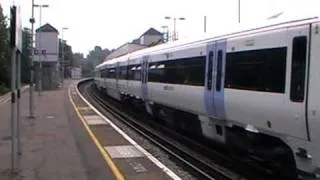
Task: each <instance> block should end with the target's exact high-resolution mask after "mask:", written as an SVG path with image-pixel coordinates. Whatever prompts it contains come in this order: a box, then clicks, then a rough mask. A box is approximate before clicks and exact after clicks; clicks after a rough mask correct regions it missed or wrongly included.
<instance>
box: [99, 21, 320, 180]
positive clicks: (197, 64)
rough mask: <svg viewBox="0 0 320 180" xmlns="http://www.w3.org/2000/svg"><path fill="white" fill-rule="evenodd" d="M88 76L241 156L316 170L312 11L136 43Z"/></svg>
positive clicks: (318, 74)
mask: <svg viewBox="0 0 320 180" xmlns="http://www.w3.org/2000/svg"><path fill="white" fill-rule="evenodd" d="M94 80H95V84H96V86H97V87H98V88H99V89H100V90H102V91H104V92H105V93H107V94H108V95H109V96H111V97H113V98H115V99H117V100H119V101H130V102H134V103H138V104H141V105H143V107H145V108H146V111H147V112H148V113H149V114H151V115H153V116H156V117H162V119H164V120H165V121H167V122H168V123H167V124H168V125H171V126H174V127H176V128H180V129H185V130H189V131H190V132H193V133H196V134H200V135H202V136H203V137H206V138H209V139H211V140H213V141H216V142H219V143H222V144H225V145H226V146H228V147H230V148H232V149H233V151H234V152H237V153H240V154H241V156H247V157H251V158H253V159H256V160H257V161H261V162H269V163H270V164H273V165H274V166H276V168H281V167H285V168H284V169H287V170H288V172H289V174H291V175H294V176H296V175H303V176H311V177H314V178H318V177H319V175H320V20H319V19H318V18H308V19H303V20H295V21H290V22H285V23H279V24H273V25H268V26H264V27H259V28H254V29H249V30H245V31H239V32H234V33H229V34H225V35H220V36H215V37H210V38H204V39H199V40H196V41H190V42H179V41H176V42H173V43H167V44H162V45H158V46H155V47H151V48H147V49H143V50H140V51H136V52H133V53H130V54H127V55H124V56H121V57H118V58H115V59H112V60H109V61H106V62H104V63H102V64H100V65H98V66H97V67H96V68H95V78H94ZM279 164H280V165H279ZM281 169H282V170H283V168H281ZM291 170H293V171H292V172H290V171H291ZM284 171H285V170H284Z"/></svg>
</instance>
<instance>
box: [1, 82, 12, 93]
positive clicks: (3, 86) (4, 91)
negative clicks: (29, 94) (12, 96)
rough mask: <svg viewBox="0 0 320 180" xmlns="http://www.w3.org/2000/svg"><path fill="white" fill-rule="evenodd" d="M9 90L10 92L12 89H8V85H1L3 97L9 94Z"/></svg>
mask: <svg viewBox="0 0 320 180" xmlns="http://www.w3.org/2000/svg"><path fill="white" fill-rule="evenodd" d="M9 90H10V89H9V88H7V86H6V85H4V84H0V95H3V94H5V93H7V92H9Z"/></svg>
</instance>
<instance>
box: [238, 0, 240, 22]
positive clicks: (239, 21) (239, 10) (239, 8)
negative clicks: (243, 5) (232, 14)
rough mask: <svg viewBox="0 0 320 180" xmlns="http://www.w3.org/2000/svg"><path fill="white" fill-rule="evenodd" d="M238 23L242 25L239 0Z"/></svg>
mask: <svg viewBox="0 0 320 180" xmlns="http://www.w3.org/2000/svg"><path fill="white" fill-rule="evenodd" d="M238 23H240V0H238Z"/></svg>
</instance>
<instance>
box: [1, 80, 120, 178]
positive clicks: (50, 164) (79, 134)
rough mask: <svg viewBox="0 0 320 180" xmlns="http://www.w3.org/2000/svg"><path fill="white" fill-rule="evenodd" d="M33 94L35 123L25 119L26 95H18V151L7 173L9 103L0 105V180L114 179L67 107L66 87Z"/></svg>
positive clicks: (9, 164) (9, 157) (26, 108)
mask: <svg viewBox="0 0 320 180" xmlns="http://www.w3.org/2000/svg"><path fill="white" fill-rule="evenodd" d="M65 82H66V83H65V84H64V87H63V88H61V89H59V90H54V91H43V92H42V93H41V96H38V92H35V93H34V98H35V99H34V102H35V116H36V118H35V119H28V115H29V93H28V91H25V92H24V93H23V94H22V97H21V100H20V104H21V126H20V127H21V145H22V146H21V147H22V155H21V156H20V158H19V159H18V160H17V162H16V163H17V169H16V173H13V174H12V173H11V137H10V132H11V128H10V108H11V103H10V101H6V102H4V101H3V103H1V104H0V179H1V180H9V179H23V180H69V179H70V180H71V179H77V180H87V179H88V180H92V179H94V180H100V179H101V180H102V179H115V178H114V175H113V174H112V172H111V171H110V169H109V167H108V166H107V165H106V163H105V162H104V161H103V158H102V156H101V154H100V153H99V151H98V150H97V148H96V146H95V144H94V143H93V142H92V140H91V139H90V137H89V136H88V135H87V132H86V130H85V129H84V127H83V125H82V123H81V122H80V120H79V118H78V116H77V115H76V113H75V110H74V108H73V106H72V104H71V103H70V99H69V96H68V87H69V84H70V83H72V81H69V82H68V81H65Z"/></svg>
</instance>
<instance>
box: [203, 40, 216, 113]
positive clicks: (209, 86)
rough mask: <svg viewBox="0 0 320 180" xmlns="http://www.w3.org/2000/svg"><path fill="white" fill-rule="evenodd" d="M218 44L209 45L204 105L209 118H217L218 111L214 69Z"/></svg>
mask: <svg viewBox="0 0 320 180" xmlns="http://www.w3.org/2000/svg"><path fill="white" fill-rule="evenodd" d="M215 51H216V43H215V42H213V43H210V44H208V45H207V57H206V77H205V91H204V103H205V107H206V111H207V113H208V115H209V116H215V114H216V111H215V107H214V90H213V67H214V59H215V55H216V54H215Z"/></svg>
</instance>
